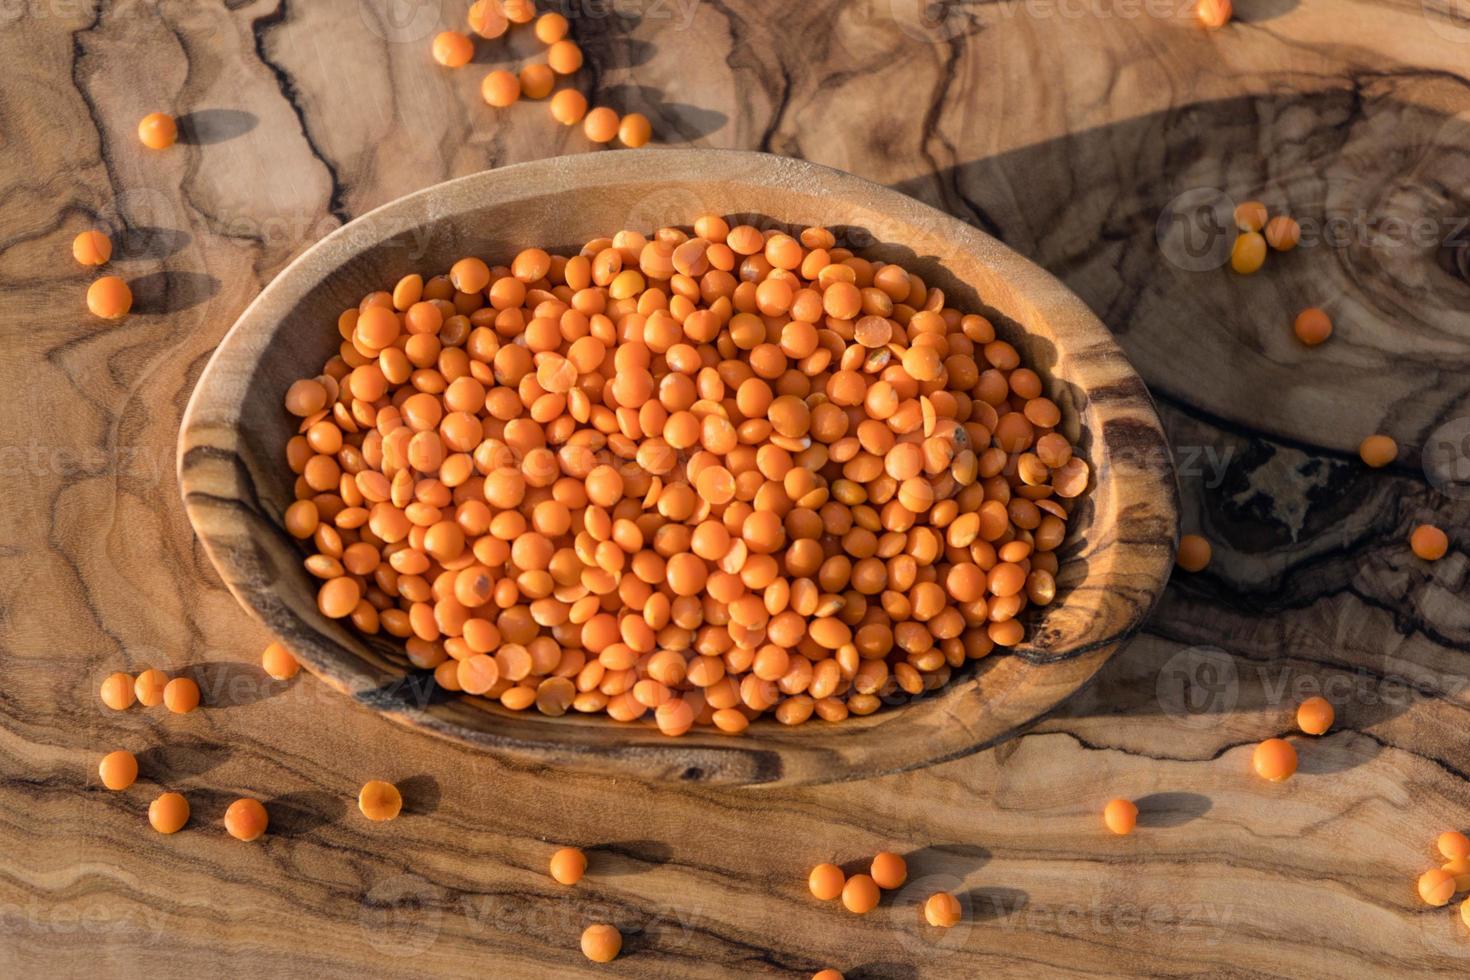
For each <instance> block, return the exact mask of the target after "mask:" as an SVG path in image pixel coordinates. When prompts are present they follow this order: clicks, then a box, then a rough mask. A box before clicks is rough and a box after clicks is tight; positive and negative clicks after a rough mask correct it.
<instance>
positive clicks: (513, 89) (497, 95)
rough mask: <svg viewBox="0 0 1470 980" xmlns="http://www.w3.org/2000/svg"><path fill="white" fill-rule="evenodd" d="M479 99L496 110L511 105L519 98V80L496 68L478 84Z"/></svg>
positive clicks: (509, 73) (502, 69)
mask: <svg viewBox="0 0 1470 980" xmlns="http://www.w3.org/2000/svg"><path fill="white" fill-rule="evenodd" d="M480 97H481V98H483V99H484V100H485V101H486V102H488V103H490V104H491V105H493V106H495V107H496V108H498V109H503V108H505V107H506V106H508V105H513V104H515V101H516V100H517V99H519V98H520V97H521V80H520V79H519V78H517V77H516V76H515V75H514V74H512V73H511V72H508V71H506V70H505V69H504V68H497V69H496V70H495V71H492V72H490V73H489V74H488V75H486V76H485V78H484V79H483V80H482V81H481V82H480Z"/></svg>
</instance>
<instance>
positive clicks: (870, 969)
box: [814, 961, 919, 980]
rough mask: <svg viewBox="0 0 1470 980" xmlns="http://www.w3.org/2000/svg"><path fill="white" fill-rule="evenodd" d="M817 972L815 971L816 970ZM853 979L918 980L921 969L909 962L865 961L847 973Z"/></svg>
mask: <svg viewBox="0 0 1470 980" xmlns="http://www.w3.org/2000/svg"><path fill="white" fill-rule="evenodd" d="M814 972H815V971H814ZM845 976H848V977H851V978H852V980H916V978H917V977H918V976H919V971H918V969H917V968H916V967H914V966H913V965H912V964H909V963H894V962H886V961H885V962H881V963H864V964H863V965H862V966H859V967H855V968H854V969H853V970H852V972H850V973H847V974H845Z"/></svg>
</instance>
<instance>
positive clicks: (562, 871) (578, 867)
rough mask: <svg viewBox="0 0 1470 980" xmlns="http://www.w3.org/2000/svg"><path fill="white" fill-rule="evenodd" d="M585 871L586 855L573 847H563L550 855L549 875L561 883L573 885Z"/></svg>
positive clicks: (580, 878)
mask: <svg viewBox="0 0 1470 980" xmlns="http://www.w3.org/2000/svg"><path fill="white" fill-rule="evenodd" d="M586 873H587V855H586V854H583V853H582V851H581V850H579V849H578V848H575V847H563V848H561V849H560V850H558V851H557V852H556V853H555V854H553V855H551V877H552V878H555V879H556V880H557V882H559V883H560V884H563V885H575V884H576V883H577V882H579V881H581V880H582V876H583V875H584V874H586Z"/></svg>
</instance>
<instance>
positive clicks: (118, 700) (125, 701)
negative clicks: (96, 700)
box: [102, 673, 137, 711]
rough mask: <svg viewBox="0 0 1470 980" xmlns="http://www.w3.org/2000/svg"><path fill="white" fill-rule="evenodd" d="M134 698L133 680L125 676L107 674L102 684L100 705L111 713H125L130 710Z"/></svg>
mask: <svg viewBox="0 0 1470 980" xmlns="http://www.w3.org/2000/svg"><path fill="white" fill-rule="evenodd" d="M136 697H137V692H136V691H135V690H134V689H133V678H132V677H130V676H129V675H127V674H121V673H118V674H108V675H107V678H106V679H105V680H103V682H102V703H103V704H105V705H107V706H108V707H109V708H111V709H112V710H113V711H125V710H127V709H128V708H131V707H132V706H133V700H134V699H135V698H136Z"/></svg>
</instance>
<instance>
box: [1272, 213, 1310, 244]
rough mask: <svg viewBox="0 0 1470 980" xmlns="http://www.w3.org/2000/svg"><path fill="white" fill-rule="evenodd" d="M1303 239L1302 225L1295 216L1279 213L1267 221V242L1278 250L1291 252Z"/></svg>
mask: <svg viewBox="0 0 1470 980" xmlns="http://www.w3.org/2000/svg"><path fill="white" fill-rule="evenodd" d="M1301 239H1302V226H1301V225H1300V224H1298V223H1297V221H1296V219H1295V218H1288V217H1287V216H1286V215H1284V214H1278V215H1277V216H1276V217H1274V218H1272V219H1271V220H1270V221H1268V222H1266V244H1268V245H1270V246H1271V247H1272V248H1274V249H1275V250H1276V251H1278V252H1290V251H1291V250H1292V249H1294V248H1296V245H1297V242H1299V241H1301Z"/></svg>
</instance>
